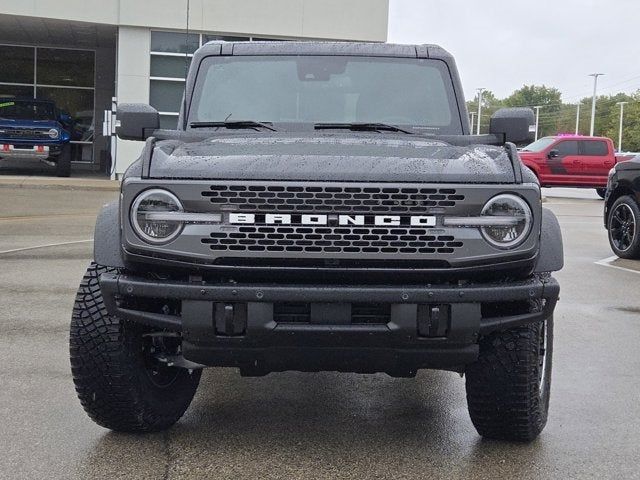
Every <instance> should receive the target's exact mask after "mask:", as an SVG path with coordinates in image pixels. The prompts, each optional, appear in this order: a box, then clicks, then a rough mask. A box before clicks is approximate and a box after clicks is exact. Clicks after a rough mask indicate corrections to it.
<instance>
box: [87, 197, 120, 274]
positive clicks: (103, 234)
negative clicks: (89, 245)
mask: <svg viewBox="0 0 640 480" xmlns="http://www.w3.org/2000/svg"><path fill="white" fill-rule="evenodd" d="M93 258H94V260H95V262H96V263H97V264H98V265H103V266H105V267H113V268H124V260H123V259H122V249H121V246H120V201H119V200H115V201H113V202H111V203H107V204H106V205H105V206H104V207H102V210H100V213H99V214H98V218H97V219H96V228H95V232H94V236H93Z"/></svg>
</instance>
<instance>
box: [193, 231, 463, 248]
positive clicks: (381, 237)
mask: <svg viewBox="0 0 640 480" xmlns="http://www.w3.org/2000/svg"><path fill="white" fill-rule="evenodd" d="M201 241H202V243H204V244H206V245H209V248H210V249H211V250H213V251H218V252H219V251H229V252H288V253H294V252H297V253H304V252H307V253H352V254H353V253H356V254H357V253H387V254H394V253H395V254H403V253H404V254H429V253H442V254H452V253H454V252H455V251H456V249H458V248H460V247H462V246H463V242H462V241H460V240H457V239H456V238H455V237H454V236H453V235H435V234H432V233H431V230H430V229H428V228H411V227H406V228H405V227H390V228H389V227H384V228H380V227H361V226H357V227H311V226H281V225H271V226H263V225H255V226H254V225H252V226H241V227H238V229H237V231H234V232H224V231H216V232H212V233H211V234H210V235H209V236H208V237H205V238H202V240H201Z"/></svg>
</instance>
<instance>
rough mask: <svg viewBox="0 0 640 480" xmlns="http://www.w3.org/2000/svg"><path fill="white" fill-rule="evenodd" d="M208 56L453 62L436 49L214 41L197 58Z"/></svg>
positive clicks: (323, 43)
mask: <svg viewBox="0 0 640 480" xmlns="http://www.w3.org/2000/svg"><path fill="white" fill-rule="evenodd" d="M209 55H366V56H379V57H408V58H437V59H451V58H452V56H451V54H450V53H449V52H447V51H446V50H445V49H443V48H441V47H439V46H437V45H400V44H394V43H373V42H317V41H291V42H289V41H282V42H277V41H276V42H272V41H269V42H261V41H255V42H224V41H219V40H218V41H216V40H214V41H212V42H209V43H206V44H205V45H203V46H202V47H201V48H200V49H199V50H198V51H197V52H196V56H198V57H205V56H209Z"/></svg>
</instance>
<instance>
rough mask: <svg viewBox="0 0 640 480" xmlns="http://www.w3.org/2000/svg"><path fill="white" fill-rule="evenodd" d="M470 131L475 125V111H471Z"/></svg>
mask: <svg viewBox="0 0 640 480" xmlns="http://www.w3.org/2000/svg"><path fill="white" fill-rule="evenodd" d="M470 115H471V133H473V126H474V125H475V121H474V120H475V119H476V112H471V113H470Z"/></svg>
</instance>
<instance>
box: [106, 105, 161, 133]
mask: <svg viewBox="0 0 640 480" xmlns="http://www.w3.org/2000/svg"><path fill="white" fill-rule="evenodd" d="M116 119H117V123H116V135H118V138H120V139H122V140H143V141H144V140H146V139H147V138H149V137H150V136H151V135H152V134H153V131H154V130H158V129H159V128H160V115H159V114H158V111H157V110H156V109H155V108H153V107H152V106H150V105H146V104H144V103H121V104H120V105H118V110H117V112H116Z"/></svg>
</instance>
